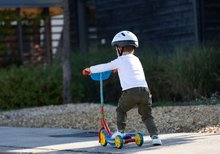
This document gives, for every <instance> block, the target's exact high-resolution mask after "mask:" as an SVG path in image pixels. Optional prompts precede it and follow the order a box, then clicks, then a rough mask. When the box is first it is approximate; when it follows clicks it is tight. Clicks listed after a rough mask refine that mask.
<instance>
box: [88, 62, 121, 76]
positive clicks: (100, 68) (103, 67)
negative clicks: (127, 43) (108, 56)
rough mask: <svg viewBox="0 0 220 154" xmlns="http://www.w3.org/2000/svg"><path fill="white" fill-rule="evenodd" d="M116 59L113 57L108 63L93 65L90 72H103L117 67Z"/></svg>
mask: <svg viewBox="0 0 220 154" xmlns="http://www.w3.org/2000/svg"><path fill="white" fill-rule="evenodd" d="M117 63H118V60H117V59H115V60H113V61H111V62H109V63H105V64H99V65H94V66H91V67H90V70H91V72H92V73H99V72H105V71H109V70H113V69H116V68H117Z"/></svg>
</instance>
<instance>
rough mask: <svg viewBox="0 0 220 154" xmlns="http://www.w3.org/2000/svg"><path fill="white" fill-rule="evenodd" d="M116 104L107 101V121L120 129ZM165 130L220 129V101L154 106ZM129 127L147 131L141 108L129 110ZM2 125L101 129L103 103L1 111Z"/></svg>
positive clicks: (154, 110)
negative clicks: (117, 121) (142, 119)
mask: <svg viewBox="0 0 220 154" xmlns="http://www.w3.org/2000/svg"><path fill="white" fill-rule="evenodd" d="M115 109H116V107H115V106H111V105H105V113H106V119H107V123H108V125H109V127H110V129H111V130H116V112H115ZM153 116H154V118H155V122H156V125H157V126H158V129H159V130H160V131H161V132H166V133H174V132H175V133H176V132H199V133H220V105H198V106H169V107H155V108H153ZM127 120H128V121H127V127H126V131H129V132H135V131H141V132H144V133H147V130H146V128H145V126H144V125H143V123H142V121H141V117H140V115H138V112H137V109H132V110H131V111H129V112H128V118H127ZM0 126H11V127H37V128H43V127H47V128H48V127H49V128H73V129H83V130H99V129H100V121H99V104H95V103H81V104H65V105H56V106H55V105H54V106H53V105H52V106H44V107H35V108H26V109H19V110H11V111H1V112H0Z"/></svg>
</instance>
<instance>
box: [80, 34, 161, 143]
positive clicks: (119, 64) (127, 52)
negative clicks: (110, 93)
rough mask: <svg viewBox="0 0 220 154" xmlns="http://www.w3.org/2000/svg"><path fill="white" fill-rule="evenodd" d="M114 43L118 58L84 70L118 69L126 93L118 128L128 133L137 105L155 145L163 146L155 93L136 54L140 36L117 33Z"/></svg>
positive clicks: (119, 114)
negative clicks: (128, 122) (128, 121)
mask: <svg viewBox="0 0 220 154" xmlns="http://www.w3.org/2000/svg"><path fill="white" fill-rule="evenodd" d="M112 46H114V47H115V48H116V51H117V55H118V58H116V59H115V60H113V61H111V62H109V63H105V64H99V65H95V66H91V67H90V68H85V69H84V70H83V72H89V74H91V73H99V72H105V71H108V70H115V69H117V71H118V75H119V80H120V84H121V87H122V95H121V97H120V99H119V102H118V107H117V109H116V112H117V127H118V130H119V131H120V132H122V133H124V130H125V126H126V117H127V112H128V111H129V110H130V109H132V108H134V107H136V106H137V107H138V113H139V114H140V115H141V117H142V121H143V123H144V124H145V126H146V128H147V130H148V132H149V133H150V137H151V138H152V144H153V145H161V144H162V142H161V140H160V138H159V137H158V130H157V127H156V125H155V123H154V118H153V116H152V112H151V110H152V109H151V107H152V100H151V93H150V90H149V88H148V85H147V82H146V80H145V75H144V71H143V68H142V65H141V62H140V60H139V59H138V57H136V56H135V55H134V50H135V48H137V47H138V46H139V45H138V39H137V37H136V36H135V35H134V34H133V33H132V32H130V31H121V32H119V33H117V34H116V35H115V36H114V38H113V40H112Z"/></svg>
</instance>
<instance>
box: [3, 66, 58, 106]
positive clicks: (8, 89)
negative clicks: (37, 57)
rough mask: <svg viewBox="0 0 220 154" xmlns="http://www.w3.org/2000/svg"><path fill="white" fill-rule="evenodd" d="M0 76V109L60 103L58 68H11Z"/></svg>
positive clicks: (4, 70)
mask: <svg viewBox="0 0 220 154" xmlns="http://www.w3.org/2000/svg"><path fill="white" fill-rule="evenodd" d="M0 74H1V76H0V85H1V87H0V109H11V108H23V107H30V106H42V105H49V104H60V103H61V102H62V93H61V92H62V90H61V89H62V80H61V70H60V68H53V69H51V68H50V67H47V66H46V67H31V66H21V67H16V66H11V67H9V68H7V69H1V70H0Z"/></svg>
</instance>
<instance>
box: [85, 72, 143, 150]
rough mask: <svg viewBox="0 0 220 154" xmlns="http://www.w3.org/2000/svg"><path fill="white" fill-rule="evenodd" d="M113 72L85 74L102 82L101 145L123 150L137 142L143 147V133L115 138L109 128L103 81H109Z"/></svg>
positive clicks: (99, 133)
mask: <svg viewBox="0 0 220 154" xmlns="http://www.w3.org/2000/svg"><path fill="white" fill-rule="evenodd" d="M111 72H112V71H106V72H101V73H93V74H89V73H90V72H83V75H90V77H91V78H92V79H93V80H95V81H99V82H100V122H101V129H100V130H99V132H98V136H99V143H100V144H101V145H102V146H106V145H107V144H110V145H113V146H115V147H117V148H118V149H121V148H122V147H123V145H124V144H127V143H131V142H135V143H136V144H137V145H138V146H142V144H143V143H144V139H143V134H142V133H128V134H127V133H126V135H120V134H119V135H116V136H115V137H113V133H112V132H111V130H110V129H109V127H108V124H107V122H106V119H105V112H104V98H103V81H104V80H106V79H108V78H109V77H110V75H111Z"/></svg>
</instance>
